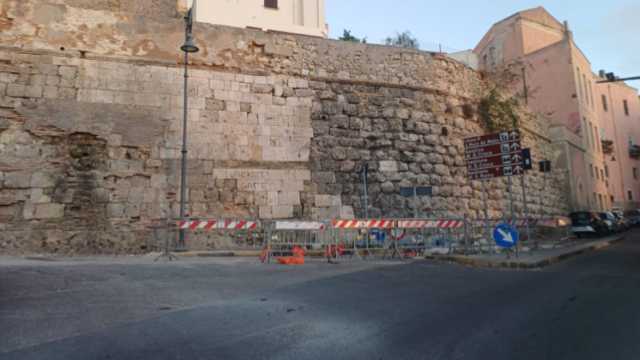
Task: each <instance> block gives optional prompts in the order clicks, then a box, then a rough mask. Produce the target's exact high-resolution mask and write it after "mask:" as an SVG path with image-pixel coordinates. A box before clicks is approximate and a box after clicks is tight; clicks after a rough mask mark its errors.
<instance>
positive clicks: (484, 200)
mask: <svg viewBox="0 0 640 360" xmlns="http://www.w3.org/2000/svg"><path fill="white" fill-rule="evenodd" d="M485 182H486V180H480V184H482V208H483V209H484V227H485V233H486V236H487V241H489V242H490V241H491V230H490V225H489V206H488V205H487V187H486V184H485ZM491 253H493V246H492V247H491Z"/></svg>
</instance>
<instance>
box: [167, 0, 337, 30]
mask: <svg viewBox="0 0 640 360" xmlns="http://www.w3.org/2000/svg"><path fill="white" fill-rule="evenodd" d="M179 1H187V6H191V4H192V3H193V1H194V0H179ZM196 21H199V22H205V23H210V24H217V25H227V26H234V27H241V28H257V29H262V30H265V31H278V32H285V33H293V34H302V35H310V36H319V37H325V38H326V37H328V35H329V30H328V27H327V25H326V22H325V0H197V3H196Z"/></svg>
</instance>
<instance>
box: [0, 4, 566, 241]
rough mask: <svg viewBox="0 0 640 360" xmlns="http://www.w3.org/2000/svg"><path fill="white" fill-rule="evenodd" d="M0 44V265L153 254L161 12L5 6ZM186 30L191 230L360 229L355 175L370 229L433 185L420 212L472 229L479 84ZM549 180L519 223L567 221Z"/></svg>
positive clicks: (171, 69) (531, 138) (530, 137)
mask: <svg viewBox="0 0 640 360" xmlns="http://www.w3.org/2000/svg"><path fill="white" fill-rule="evenodd" d="M141 3H146V5H145V4H141ZM36 5H37V6H36ZM43 9H45V10H47V9H48V10H47V11H44V10H43ZM122 10H128V12H123V11H122ZM145 10H147V11H150V12H148V13H145V12H144V11H145ZM142 14H144V15H145V16H141V15H142ZM0 29H1V30H2V32H1V33H0V46H2V47H1V48H0V230H1V232H0V251H2V252H15V251H43V252H68V251H76V252H140V251H146V250H149V249H151V247H152V245H153V244H150V243H149V241H150V239H151V237H150V232H149V230H148V228H147V226H148V225H149V224H150V223H151V222H152V221H154V220H158V219H166V218H169V217H173V216H176V214H177V201H178V196H177V189H178V185H179V150H180V143H181V137H180V136H181V121H180V119H181V114H182V108H181V107H182V95H183V94H182V68H181V66H180V63H179V58H180V54H179V53H178V51H177V49H178V47H179V44H180V41H181V40H182V33H181V19H180V17H179V14H178V13H177V11H176V10H175V1H173V0H163V1H151V0H148V1H138V2H135V5H134V4H133V3H130V2H126V1H110V2H103V1H95V0H94V1H89V0H74V1H70V0H67V1H62V0H57V1H53V0H51V1H44V2H43V1H5V2H3V3H2V4H0ZM195 32H196V34H197V40H198V43H199V45H200V46H201V49H202V51H201V52H200V53H199V54H198V55H197V56H196V57H195V59H194V63H193V64H192V69H191V77H190V83H189V84H190V86H189V96H190V117H189V151H190V152H189V158H190V162H189V174H188V186H189V213H190V214H191V215H193V216H200V217H221V216H225V217H232V218H233V217H242V218H256V217H259V218H263V219H273V218H313V219H330V218H334V217H340V216H361V215H362V213H363V211H362V205H361V199H360V193H361V186H360V179H359V176H358V174H357V172H358V170H359V169H360V168H361V166H362V165H363V163H364V162H368V163H369V166H370V169H371V173H370V179H369V181H370V189H369V190H370V195H371V200H370V204H371V209H370V213H372V214H373V215H380V216H409V214H410V213H411V210H410V209H411V206H410V205H409V204H407V203H406V200H405V199H403V198H401V197H399V196H398V195H397V194H398V189H399V187H400V186H404V185H413V184H421V185H433V186H434V191H435V196H434V198H432V199H424V200H423V201H424V202H423V203H421V204H420V208H421V209H423V210H425V211H429V212H432V213H437V214H442V215H457V216H461V215H463V214H467V215H469V216H471V217H476V216H478V215H479V214H480V213H481V210H482V204H481V203H480V199H481V196H480V192H479V190H480V186H479V183H470V182H469V181H467V180H466V177H465V169H464V161H463V149H462V139H463V138H464V137H466V136H472V135H477V134H481V133H482V132H483V130H482V128H481V126H480V124H479V121H478V117H477V114H476V104H477V102H478V99H479V96H480V94H481V91H482V89H483V88H484V86H485V85H484V83H483V81H482V80H481V79H480V77H479V75H478V74H477V73H475V72H473V71H472V70H470V69H468V68H465V67H464V66H463V65H461V64H459V63H456V62H453V61H451V60H448V59H445V58H443V57H440V56H437V55H432V54H428V53H422V52H416V51H411V50H401V49H393V48H387V47H380V46H370V45H363V44H350V43H342V42H337V41H330V40H323V39H315V38H307V37H301V36H291V35H283V34H270V33H263V32H259V31H251V30H239V29H231V28H224V27H215V26H207V25H203V24H197V26H196V29H195ZM524 119H525V121H524V122H525V124H524V125H525V133H526V139H525V143H526V144H527V145H529V146H531V147H532V148H533V149H534V155H535V156H536V159H542V158H551V159H553V158H554V156H555V154H554V153H553V152H552V150H551V147H550V145H549V141H548V139H546V135H545V133H546V129H545V124H544V122H542V121H540V120H537V119H535V118H530V117H524ZM559 175H560V174H556V176H554V177H550V178H549V179H548V182H547V188H546V189H542V179H541V177H540V176H539V175H538V174H535V175H532V176H529V177H528V180H527V183H528V184H529V187H530V191H531V194H530V198H531V199H533V202H534V203H533V204H532V205H531V206H530V210H531V212H532V213H535V214H543V213H544V214H553V213H558V212H563V211H564V207H565V205H564V202H563V197H562V193H561V190H560V189H561V186H562V182H563V181H564V180H563V179H562V178H561V177H560V176H559ZM504 188H505V185H504V182H501V181H493V182H492V184H491V186H490V203H489V205H490V211H491V213H492V215H494V216H498V215H500V214H501V213H502V211H503V209H506V208H507V206H506V203H505V201H506V196H505V193H504ZM516 189H519V188H516ZM519 194H520V192H519V191H518V192H517V196H516V198H517V199H519ZM542 194H544V199H541V195H542ZM517 209H518V211H521V209H522V207H521V204H520V203H519V202H518V203H517ZM197 240H198V239H194V242H193V243H192V245H193V246H207V247H212V246H213V247H215V246H218V247H220V246H229V245H230V244H225V243H223V242H221V241H220V240H215V239H213V240H212V239H211V238H208V239H200V241H197Z"/></svg>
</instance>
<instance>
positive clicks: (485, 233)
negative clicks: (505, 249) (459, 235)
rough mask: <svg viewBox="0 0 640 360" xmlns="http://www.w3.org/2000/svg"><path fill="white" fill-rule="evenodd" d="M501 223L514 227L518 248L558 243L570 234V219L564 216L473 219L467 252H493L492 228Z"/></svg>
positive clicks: (495, 248)
mask: <svg viewBox="0 0 640 360" xmlns="http://www.w3.org/2000/svg"><path fill="white" fill-rule="evenodd" d="M501 223H507V224H510V225H511V226H513V227H515V228H516V229H517V230H518V232H519V234H520V239H519V241H518V246H517V247H516V249H514V250H516V251H517V250H518V249H519V248H531V249H537V248H538V247H540V246H541V245H544V244H549V243H560V242H563V241H566V240H567V239H568V238H569V236H570V224H571V221H570V220H569V219H568V218H564V217H555V218H541V219H521V218H519V219H514V220H504V219H489V220H488V221H487V220H473V221H470V222H469V225H468V248H467V249H466V251H467V252H472V253H493V252H495V251H496V250H497V247H496V245H495V243H494V240H493V229H494V228H495V227H496V226H497V225H498V224H501Z"/></svg>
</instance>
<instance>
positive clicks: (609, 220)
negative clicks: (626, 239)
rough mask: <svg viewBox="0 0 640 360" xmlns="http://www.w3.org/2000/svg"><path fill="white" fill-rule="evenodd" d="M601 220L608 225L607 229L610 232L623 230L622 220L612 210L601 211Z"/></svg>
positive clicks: (599, 214)
mask: <svg viewBox="0 0 640 360" xmlns="http://www.w3.org/2000/svg"><path fill="white" fill-rule="evenodd" d="M598 216H599V217H600V220H602V221H603V222H604V223H605V225H607V230H609V233H612V234H613V233H617V232H621V231H623V228H622V224H621V223H620V220H619V219H618V218H617V217H616V216H615V215H614V214H613V213H612V212H601V213H598Z"/></svg>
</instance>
